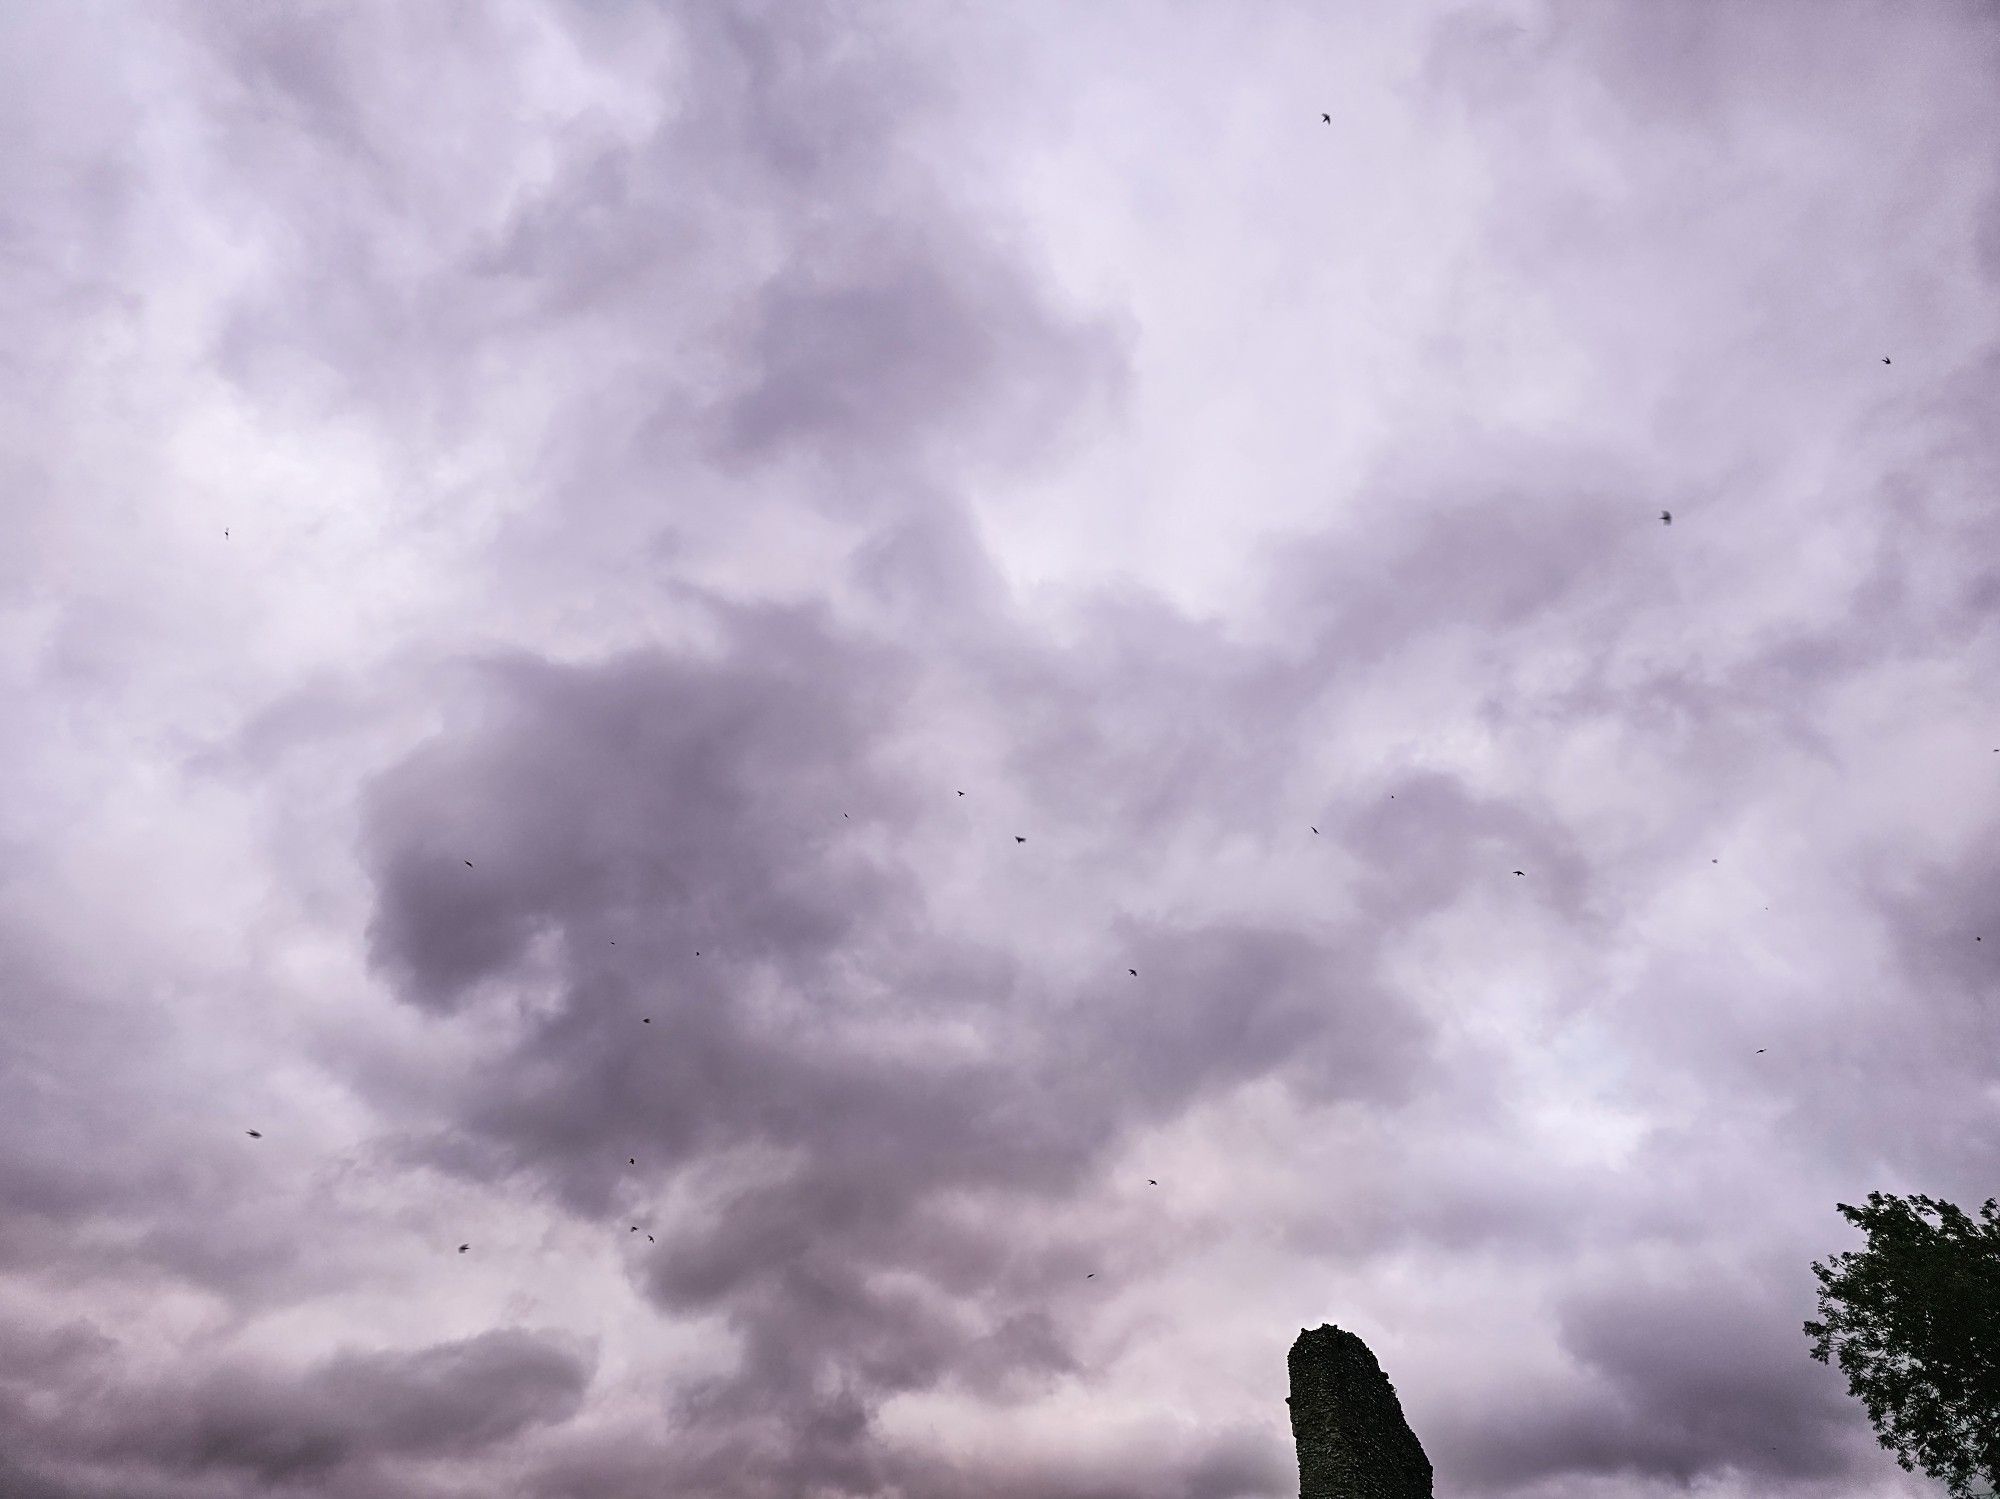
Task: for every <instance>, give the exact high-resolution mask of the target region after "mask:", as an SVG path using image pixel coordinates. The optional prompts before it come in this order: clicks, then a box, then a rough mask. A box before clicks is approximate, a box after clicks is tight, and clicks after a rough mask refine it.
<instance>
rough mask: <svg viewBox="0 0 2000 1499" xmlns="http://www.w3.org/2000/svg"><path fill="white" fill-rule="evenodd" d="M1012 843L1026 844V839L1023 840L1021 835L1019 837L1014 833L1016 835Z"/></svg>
mask: <svg viewBox="0 0 2000 1499" xmlns="http://www.w3.org/2000/svg"><path fill="white" fill-rule="evenodd" d="M1014 841H1015V842H1016V843H1026V842H1027V841H1028V840H1027V839H1025V838H1023V837H1022V836H1021V835H1020V834H1019V833H1016V834H1015V835H1014Z"/></svg>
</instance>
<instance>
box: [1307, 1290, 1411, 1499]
mask: <svg viewBox="0 0 2000 1499" xmlns="http://www.w3.org/2000/svg"><path fill="white" fill-rule="evenodd" d="M1291 1369H1292V1393H1291V1398H1290V1399H1289V1401H1288V1402H1287V1403H1288V1404H1289V1405H1290V1406H1291V1408H1292V1439H1293V1440H1294V1441H1295V1442H1297V1443H1298V1447H1299V1499H1431V1462H1430V1459H1429V1458H1427V1457H1425V1456H1424V1449H1423V1447H1422V1446H1421V1444H1419V1443H1418V1441H1417V1434H1416V1433H1415V1432H1413V1431H1411V1430H1410V1423H1409V1422H1407V1421H1405V1420H1404V1419H1403V1407H1402V1405H1401V1404H1400V1403H1399V1402H1398V1401H1397V1399H1396V1387H1395V1386H1394V1385H1392V1384H1390V1383H1389V1376H1388V1375H1386V1374H1384V1373H1383V1372H1382V1366H1381V1365H1380V1364H1378V1363H1377V1362H1375V1355H1374V1354H1372V1353H1370V1352H1369V1351H1368V1345H1367V1344H1366V1343H1364V1342H1362V1341H1361V1339H1359V1338H1357V1337H1356V1336H1355V1335H1354V1334H1353V1333H1351V1332H1342V1331H1341V1330H1340V1329H1339V1328H1337V1327H1333V1326H1331V1325H1329V1326H1325V1327H1316V1328H1314V1329H1312V1330H1311V1331H1310V1332H1308V1331H1306V1330H1304V1329H1300V1332H1299V1340H1298V1341H1297V1342H1296V1343H1294V1344H1292V1357H1291Z"/></svg>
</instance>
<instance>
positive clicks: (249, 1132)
mask: <svg viewBox="0 0 2000 1499" xmlns="http://www.w3.org/2000/svg"><path fill="white" fill-rule="evenodd" d="M243 1133H244V1134H246V1135H248V1136H249V1137H250V1138H251V1139H253V1140H261V1139H263V1138H264V1137H263V1136H262V1135H260V1134H258V1133H257V1131H255V1130H254V1129H246V1130H245V1131H243Z"/></svg>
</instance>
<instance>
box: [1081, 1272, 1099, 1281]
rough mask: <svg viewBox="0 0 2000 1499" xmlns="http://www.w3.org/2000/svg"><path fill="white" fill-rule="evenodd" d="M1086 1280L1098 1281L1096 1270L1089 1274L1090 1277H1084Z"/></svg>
mask: <svg viewBox="0 0 2000 1499" xmlns="http://www.w3.org/2000/svg"><path fill="white" fill-rule="evenodd" d="M1084 1279H1085V1280H1096V1279H1097V1272H1096V1271H1095V1270H1093V1271H1091V1272H1090V1274H1088V1275H1086V1276H1084Z"/></svg>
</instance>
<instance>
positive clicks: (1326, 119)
mask: <svg viewBox="0 0 2000 1499" xmlns="http://www.w3.org/2000/svg"><path fill="white" fill-rule="evenodd" d="M1319 118H1320V123H1321V124H1323V125H1331V124H1332V123H1333V116H1332V115H1330V114H1324V113H1323V114H1321V115H1320V117H1319Z"/></svg>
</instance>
